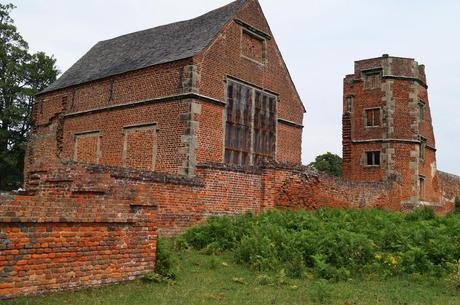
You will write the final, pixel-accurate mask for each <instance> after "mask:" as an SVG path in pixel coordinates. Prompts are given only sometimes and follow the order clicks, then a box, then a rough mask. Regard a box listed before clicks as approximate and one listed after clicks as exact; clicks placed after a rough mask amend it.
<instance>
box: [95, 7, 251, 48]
mask: <svg viewBox="0 0 460 305" xmlns="http://www.w3.org/2000/svg"><path fill="white" fill-rule="evenodd" d="M247 1H248V0H235V1H232V2H230V3H228V4H225V5H222V6H220V7H218V8H216V9H213V10H212V11H209V12H206V13H204V14H202V15H199V16H197V17H194V18H190V19H185V20H179V21H175V22H170V23H166V24H161V25H157V26H154V27H151V28H148V29H144V30H138V31H134V32H131V33H126V34H123V35H119V36H115V37H112V38H109V39H104V40H100V41H99V42H107V41H111V40H114V39H117V38H122V37H125V36H129V35H133V34H138V33H142V32H148V31H151V30H154V29H161V28H163V27H168V26H172V25H179V24H181V23H186V22H190V21H194V20H197V19H200V18H203V17H205V16H206V15H210V14H212V13H215V12H216V11H218V10H221V9H223V8H225V7H227V6H231V5H234V4H236V3H237V2H240V3H241V5H242V4H243V3H245V2H247ZM99 42H98V43H99Z"/></svg>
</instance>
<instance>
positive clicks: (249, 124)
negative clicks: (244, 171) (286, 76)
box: [225, 81, 276, 165]
mask: <svg viewBox="0 0 460 305" xmlns="http://www.w3.org/2000/svg"><path fill="white" fill-rule="evenodd" d="M226 113H227V120H226V128H225V163H227V164H235V165H250V164H255V163H256V162H258V161H260V160H261V159H273V158H274V157H275V145H276V97H275V96H273V95H272V94H268V93H266V92H263V91H260V90H257V89H255V88H252V87H249V86H246V85H243V84H241V83H238V82H234V81H228V87H227V106H226Z"/></svg>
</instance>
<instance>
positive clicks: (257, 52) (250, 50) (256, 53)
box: [241, 30, 266, 64]
mask: <svg viewBox="0 0 460 305" xmlns="http://www.w3.org/2000/svg"><path fill="white" fill-rule="evenodd" d="M265 49H266V48H265V39H264V38H262V37H260V36H258V35H256V34H254V33H252V32H249V31H247V30H243V33H242V38H241V54H242V55H243V56H244V57H247V58H249V59H251V60H254V61H257V62H258V63H261V64H264V63H265V53H266V51H265Z"/></svg>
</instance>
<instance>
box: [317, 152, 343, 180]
mask: <svg viewBox="0 0 460 305" xmlns="http://www.w3.org/2000/svg"><path fill="white" fill-rule="evenodd" d="M342 163H343V161H342V158H340V157H339V156H337V155H336V154H333V153H330V152H328V153H325V154H322V155H319V156H317V157H316V158H315V162H312V163H310V166H313V167H314V168H316V169H317V170H319V171H322V172H326V173H328V174H329V175H331V176H336V177H341V176H342V175H343V170H342Z"/></svg>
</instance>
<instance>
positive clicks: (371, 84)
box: [364, 71, 382, 90]
mask: <svg viewBox="0 0 460 305" xmlns="http://www.w3.org/2000/svg"><path fill="white" fill-rule="evenodd" d="M381 81H382V77H381V72H380V71H375V72H366V73H364V89H366V90H369V89H377V88H380V84H381Z"/></svg>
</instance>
